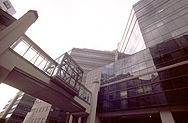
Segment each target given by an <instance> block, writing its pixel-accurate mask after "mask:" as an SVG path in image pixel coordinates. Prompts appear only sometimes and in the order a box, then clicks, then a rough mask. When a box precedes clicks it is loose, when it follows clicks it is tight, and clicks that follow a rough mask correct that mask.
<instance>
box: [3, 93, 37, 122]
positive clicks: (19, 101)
mask: <svg viewBox="0 0 188 123" xmlns="http://www.w3.org/2000/svg"><path fill="white" fill-rule="evenodd" d="M34 102H35V98H34V97H32V96H30V95H28V94H25V93H23V92H21V91H19V92H18V93H17V94H16V96H15V97H14V98H13V99H11V100H9V101H8V103H7V104H6V105H5V107H4V108H3V110H2V112H1V113H0V117H1V118H5V119H6V123H12V122H14V123H22V122H23V120H24V118H25V116H26V114H27V113H28V112H29V111H30V110H31V108H32V106H33V104H34Z"/></svg>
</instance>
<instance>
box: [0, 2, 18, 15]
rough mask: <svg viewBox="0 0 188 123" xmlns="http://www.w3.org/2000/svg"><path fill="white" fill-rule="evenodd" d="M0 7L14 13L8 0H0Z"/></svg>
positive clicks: (11, 13)
mask: <svg viewBox="0 0 188 123" xmlns="http://www.w3.org/2000/svg"><path fill="white" fill-rule="evenodd" d="M0 9H3V10H4V11H6V12H7V13H9V14H10V15H13V14H15V13H16V11H15V9H14V7H13V6H12V4H11V2H10V1H9V0H0Z"/></svg>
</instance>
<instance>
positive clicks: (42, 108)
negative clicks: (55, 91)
mask: <svg viewBox="0 0 188 123" xmlns="http://www.w3.org/2000/svg"><path fill="white" fill-rule="evenodd" d="M68 118H69V115H68V114H66V113H65V112H63V111H62V110H60V109H59V108H56V107H54V106H52V105H51V104H49V103H46V102H44V101H42V100H39V99H36V101H35V103H34V105H33V107H32V109H31V112H28V114H27V116H26V118H25V119H24V121H23V123H65V122H67V120H68Z"/></svg>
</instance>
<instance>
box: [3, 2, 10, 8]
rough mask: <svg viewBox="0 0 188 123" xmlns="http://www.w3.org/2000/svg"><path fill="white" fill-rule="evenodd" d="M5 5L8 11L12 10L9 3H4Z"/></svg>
mask: <svg viewBox="0 0 188 123" xmlns="http://www.w3.org/2000/svg"><path fill="white" fill-rule="evenodd" d="M3 4H4V5H5V6H6V8H7V9H10V8H11V6H10V4H9V3H8V1H5V2H3Z"/></svg>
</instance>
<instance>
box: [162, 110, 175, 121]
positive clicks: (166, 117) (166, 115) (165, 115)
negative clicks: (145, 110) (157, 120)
mask: <svg viewBox="0 0 188 123" xmlns="http://www.w3.org/2000/svg"><path fill="white" fill-rule="evenodd" d="M159 113H160V116H161V121H162V123H175V121H174V118H173V116H172V113H171V111H170V109H169V107H160V108H159Z"/></svg>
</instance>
